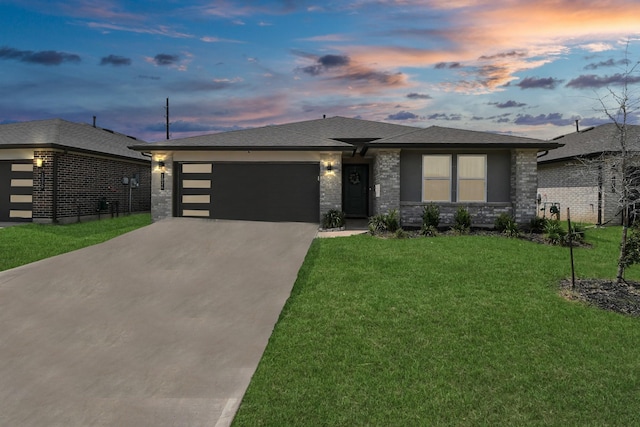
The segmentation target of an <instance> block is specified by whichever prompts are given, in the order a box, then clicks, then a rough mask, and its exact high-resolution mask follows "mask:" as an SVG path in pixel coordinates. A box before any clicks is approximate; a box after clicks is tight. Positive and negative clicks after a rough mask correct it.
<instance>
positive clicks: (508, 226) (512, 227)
mask: <svg viewBox="0 0 640 427" xmlns="http://www.w3.org/2000/svg"><path fill="white" fill-rule="evenodd" d="M494 225H495V228H496V230H497V231H499V232H500V233H502V234H504V235H505V236H508V237H518V236H519V235H520V228H519V227H518V224H517V223H516V220H515V219H514V218H513V216H511V215H509V214H506V213H503V214H500V216H499V217H498V218H496V221H495V223H494Z"/></svg>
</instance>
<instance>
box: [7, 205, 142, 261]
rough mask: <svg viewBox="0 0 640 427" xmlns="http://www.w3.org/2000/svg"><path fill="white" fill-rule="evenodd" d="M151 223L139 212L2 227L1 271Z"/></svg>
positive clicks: (110, 237) (100, 240)
mask: <svg viewBox="0 0 640 427" xmlns="http://www.w3.org/2000/svg"><path fill="white" fill-rule="evenodd" d="M150 223H151V216H150V215H149V214H135V215H127V216H121V217H118V218H109V219H102V220H98V221H88V222H81V223H75V224H68V225H48V224H33V223H32V224H24V225H19V226H14V227H7V228H2V229H0V254H2V257H0V271H3V270H8V269H10V268H14V267H18V266H20V265H24V264H28V263H30V262H34V261H37V260H40V259H44V258H49V257H52V256H54V255H59V254H62V253H65V252H70V251H73V250H76V249H80V248H84V247H86V246H91V245H95V244H96V243H101V242H104V241H106V240H109V239H112V238H114V237H116V236H119V235H120V234H124V233H127V232H129V231H132V230H135V229H136V228H140V227H143V226H145V225H148V224H150Z"/></svg>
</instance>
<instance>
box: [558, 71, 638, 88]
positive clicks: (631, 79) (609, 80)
mask: <svg viewBox="0 0 640 427" xmlns="http://www.w3.org/2000/svg"><path fill="white" fill-rule="evenodd" d="M639 82H640V76H630V75H625V74H620V73H616V74H613V75H611V76H596V75H595V74H585V75H582V76H579V77H576V78H575V79H573V80H571V81H570V82H569V83H567V84H566V87H572V88H575V89H587V88H591V89H593V88H601V87H606V86H613V85H624V84H625V83H626V84H634V83H639Z"/></svg>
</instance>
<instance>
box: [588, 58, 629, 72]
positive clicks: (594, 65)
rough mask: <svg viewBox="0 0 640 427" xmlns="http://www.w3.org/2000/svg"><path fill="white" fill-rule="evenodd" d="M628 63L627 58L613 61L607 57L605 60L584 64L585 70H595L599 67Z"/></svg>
mask: <svg viewBox="0 0 640 427" xmlns="http://www.w3.org/2000/svg"><path fill="white" fill-rule="evenodd" d="M627 64H629V60H628V59H620V60H619V61H614V60H613V59H609V60H607V61H600V62H594V63H591V64H587V65H585V66H584V69H585V70H597V69H598V68H600V67H614V66H616V65H619V66H624V65H627Z"/></svg>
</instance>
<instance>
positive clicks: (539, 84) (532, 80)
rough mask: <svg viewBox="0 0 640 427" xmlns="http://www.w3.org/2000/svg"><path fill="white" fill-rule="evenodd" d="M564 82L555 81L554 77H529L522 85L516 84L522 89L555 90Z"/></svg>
mask: <svg viewBox="0 0 640 427" xmlns="http://www.w3.org/2000/svg"><path fill="white" fill-rule="evenodd" d="M563 81H564V80H559V79H554V78H553V77H543V78H537V77H527V78H525V79H523V80H522V81H521V82H520V83H518V84H516V86H519V87H520V89H555V88H556V86H557V85H558V84H559V83H562V82H563Z"/></svg>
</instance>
